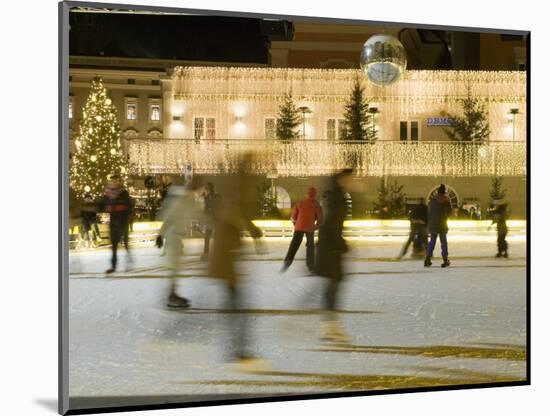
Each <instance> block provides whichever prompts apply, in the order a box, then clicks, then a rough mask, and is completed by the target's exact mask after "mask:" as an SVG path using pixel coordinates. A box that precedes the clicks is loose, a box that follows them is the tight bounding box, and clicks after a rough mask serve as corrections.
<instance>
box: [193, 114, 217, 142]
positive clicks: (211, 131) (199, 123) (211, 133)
mask: <svg viewBox="0 0 550 416" xmlns="http://www.w3.org/2000/svg"><path fill="white" fill-rule="evenodd" d="M193 127H194V134H193V136H194V137H195V140H196V141H200V140H208V141H214V140H215V139H216V119H215V118H213V117H195V121H194V123H193Z"/></svg>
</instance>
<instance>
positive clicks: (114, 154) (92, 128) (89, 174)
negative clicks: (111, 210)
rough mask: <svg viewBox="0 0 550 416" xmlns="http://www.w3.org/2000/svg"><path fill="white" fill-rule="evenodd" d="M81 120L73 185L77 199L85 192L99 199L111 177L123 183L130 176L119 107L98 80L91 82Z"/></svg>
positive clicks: (71, 178) (71, 181)
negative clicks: (122, 142) (117, 108)
mask: <svg viewBox="0 0 550 416" xmlns="http://www.w3.org/2000/svg"><path fill="white" fill-rule="evenodd" d="M82 117H83V118H82V120H81V122H80V126H79V134H78V136H77V137H76V139H75V145H76V152H75V154H74V157H73V159H72V161H71V170H70V186H71V188H72V189H73V190H74V191H75V193H76V195H77V197H78V198H82V197H83V196H84V194H86V193H89V194H91V195H92V197H93V198H96V197H98V196H99V195H101V192H102V190H103V187H104V186H105V182H106V181H107V180H108V178H109V177H110V176H111V175H119V176H120V177H121V178H122V180H123V181H124V182H125V181H126V178H127V176H128V167H127V162H126V159H125V157H124V154H123V152H122V147H121V145H120V126H119V124H118V120H117V115H116V108H115V106H114V105H113V103H112V101H111V99H110V98H108V96H107V91H106V89H105V87H104V86H103V82H102V80H101V78H99V77H96V78H94V80H93V81H92V83H91V87H90V95H89V96H88V100H87V101H86V105H85V107H84V110H83V112H82Z"/></svg>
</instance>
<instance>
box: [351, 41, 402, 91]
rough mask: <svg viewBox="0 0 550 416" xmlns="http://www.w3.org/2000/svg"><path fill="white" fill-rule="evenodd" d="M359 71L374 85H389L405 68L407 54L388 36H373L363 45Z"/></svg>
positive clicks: (400, 45)
mask: <svg viewBox="0 0 550 416" xmlns="http://www.w3.org/2000/svg"><path fill="white" fill-rule="evenodd" d="M359 62H360V64H361V69H362V70H363V73H364V74H365V75H366V77H367V78H368V79H369V80H370V81H371V82H373V83H374V84H376V85H381V86H384V85H391V84H393V83H394V82H396V81H398V80H399V78H401V76H402V75H403V73H404V72H405V69H406V68H407V54H406V52H405V48H404V47H403V45H402V44H401V42H399V40H398V39H397V38H395V37H393V36H390V35H381V34H380V35H373V36H371V37H370V38H369V39H368V40H367V41H366V42H365V44H364V45H363V50H362V51H361V58H360V59H359Z"/></svg>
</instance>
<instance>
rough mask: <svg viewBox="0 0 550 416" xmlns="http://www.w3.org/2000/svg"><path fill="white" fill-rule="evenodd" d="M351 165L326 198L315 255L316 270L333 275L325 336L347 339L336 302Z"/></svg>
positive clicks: (327, 295) (328, 291)
mask: <svg viewBox="0 0 550 416" xmlns="http://www.w3.org/2000/svg"><path fill="white" fill-rule="evenodd" d="M351 174H352V170H351V169H346V170H343V171H342V172H340V173H338V174H337V175H335V176H334V177H333V178H332V184H331V189H330V192H329V193H328V196H327V201H326V210H327V213H326V217H325V221H324V222H323V224H322V225H321V226H320V228H319V242H318V245H317V254H316V255H315V267H314V273H315V274H317V275H319V276H321V277H326V278H328V279H329V283H328V286H327V288H326V290H325V293H324V304H325V309H326V311H327V313H326V314H325V318H324V335H323V340H327V341H334V342H347V341H348V340H349V338H348V337H347V336H346V335H345V334H344V332H343V331H342V329H341V328H340V325H339V322H338V321H337V318H336V313H335V310H336V304H337V301H338V293H339V288H340V283H341V282H342V279H343V273H342V255H343V254H344V253H345V252H346V251H347V244H346V241H345V240H344V237H343V235H342V233H343V228H344V220H345V219H346V214H347V201H346V198H345V196H344V193H345V192H346V191H348V190H349V188H350V186H351V182H350V181H351Z"/></svg>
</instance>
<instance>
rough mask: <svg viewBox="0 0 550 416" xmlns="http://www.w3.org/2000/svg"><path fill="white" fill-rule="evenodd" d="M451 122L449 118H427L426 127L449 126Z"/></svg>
mask: <svg viewBox="0 0 550 416" xmlns="http://www.w3.org/2000/svg"><path fill="white" fill-rule="evenodd" d="M452 121H453V119H452V118H450V117H428V127H436V126H450V125H451V124H452Z"/></svg>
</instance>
